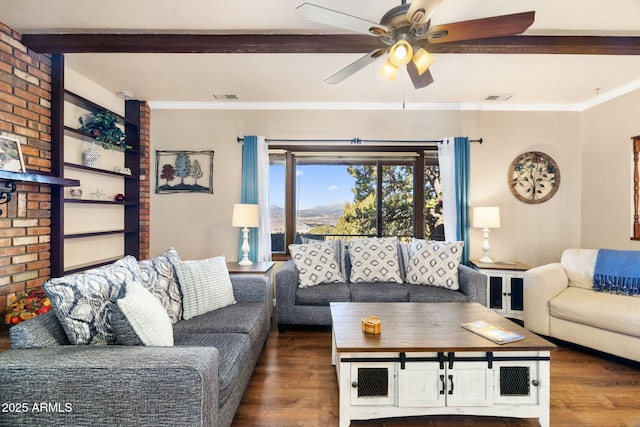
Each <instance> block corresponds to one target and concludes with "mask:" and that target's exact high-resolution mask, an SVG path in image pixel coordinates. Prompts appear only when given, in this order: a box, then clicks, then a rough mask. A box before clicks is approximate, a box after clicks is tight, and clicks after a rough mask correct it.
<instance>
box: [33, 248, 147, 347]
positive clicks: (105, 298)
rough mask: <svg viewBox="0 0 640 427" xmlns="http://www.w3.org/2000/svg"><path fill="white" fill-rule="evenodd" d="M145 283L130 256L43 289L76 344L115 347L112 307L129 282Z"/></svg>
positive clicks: (62, 279)
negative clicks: (110, 345)
mask: <svg viewBox="0 0 640 427" xmlns="http://www.w3.org/2000/svg"><path fill="white" fill-rule="evenodd" d="M141 280H142V279H141V277H140V267H139V266H138V261H136V259H135V258H134V257H132V256H126V257H124V258H122V259H120V260H118V261H116V262H114V263H113V264H109V265H106V266H104V267H99V268H94V269H91V270H87V271H85V272H83V273H78V274H70V275H68V276H64V277H60V278H57V279H50V280H48V281H47V282H45V283H44V284H43V285H42V287H43V288H44V290H45V292H46V293H47V296H48V297H49V299H50V300H51V305H52V306H53V310H54V312H55V313H56V317H57V318H58V320H59V321H60V323H61V324H62V327H63V328H64V330H65V332H66V334H67V337H68V338H69V341H70V342H71V343H72V344H76V345H78V344H115V342H116V341H115V336H114V334H113V330H112V328H111V323H110V321H111V307H112V305H111V304H112V303H114V302H115V301H116V299H118V294H119V293H120V287H121V286H122V285H123V284H124V283H125V282H127V281H138V282H140V281H141Z"/></svg>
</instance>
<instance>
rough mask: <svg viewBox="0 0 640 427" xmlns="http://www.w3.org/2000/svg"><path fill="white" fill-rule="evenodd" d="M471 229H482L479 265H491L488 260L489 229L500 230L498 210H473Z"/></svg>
mask: <svg viewBox="0 0 640 427" xmlns="http://www.w3.org/2000/svg"><path fill="white" fill-rule="evenodd" d="M473 227H474V228H482V253H483V255H482V258H480V259H479V261H480V262H481V263H484V264H493V260H492V259H491V258H489V249H490V248H491V246H489V229H490V228H500V208H499V207H497V206H490V207H476V208H473Z"/></svg>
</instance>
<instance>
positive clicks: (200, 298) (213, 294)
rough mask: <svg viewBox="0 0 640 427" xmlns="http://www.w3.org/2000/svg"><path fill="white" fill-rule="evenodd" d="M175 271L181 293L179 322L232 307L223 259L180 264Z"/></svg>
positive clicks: (227, 273) (182, 262)
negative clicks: (180, 318)
mask: <svg viewBox="0 0 640 427" xmlns="http://www.w3.org/2000/svg"><path fill="white" fill-rule="evenodd" d="M175 268H176V273H177V276H178V283H179V284H180V289H181V290H182V318H183V319H185V320H188V319H191V318H192V317H195V316H199V315H201V314H204V313H207V312H209V311H213V310H217V309H219V308H222V307H226V306H228V305H231V304H235V303H236V300H235V296H234V295H233V285H232V284H231V278H230V277H229V270H227V263H226V261H225V257H224V256H218V257H214V258H209V259H202V260H193V261H180V262H178V263H177V264H176V265H175Z"/></svg>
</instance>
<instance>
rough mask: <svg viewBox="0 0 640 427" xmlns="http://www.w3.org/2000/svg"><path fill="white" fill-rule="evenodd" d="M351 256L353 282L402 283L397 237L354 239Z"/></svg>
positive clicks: (351, 243) (350, 245)
mask: <svg viewBox="0 0 640 427" xmlns="http://www.w3.org/2000/svg"><path fill="white" fill-rule="evenodd" d="M349 256H350V257H351V282H352V283H369V282H391V283H402V277H400V263H399V262H398V238H397V237H383V238H371V239H353V240H351V241H349Z"/></svg>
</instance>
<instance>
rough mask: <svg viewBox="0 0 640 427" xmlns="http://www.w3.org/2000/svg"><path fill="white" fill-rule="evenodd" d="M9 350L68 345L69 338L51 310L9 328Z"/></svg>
mask: <svg viewBox="0 0 640 427" xmlns="http://www.w3.org/2000/svg"><path fill="white" fill-rule="evenodd" d="M9 338H10V341H11V348H34V347H37V348H40V347H55V346H59V345H69V344H71V343H70V342H69V338H68V337H67V334H66V333H65V331H64V328H63V327H62V324H61V323H60V321H59V320H58V317H57V316H56V313H55V312H54V311H53V310H50V311H47V312H46V313H44V314H41V315H39V316H36V317H33V318H31V319H29V320H28V321H26V322H20V323H18V324H17V325H13V326H12V327H11V328H9Z"/></svg>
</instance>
